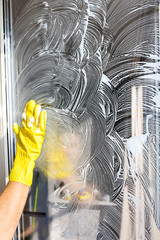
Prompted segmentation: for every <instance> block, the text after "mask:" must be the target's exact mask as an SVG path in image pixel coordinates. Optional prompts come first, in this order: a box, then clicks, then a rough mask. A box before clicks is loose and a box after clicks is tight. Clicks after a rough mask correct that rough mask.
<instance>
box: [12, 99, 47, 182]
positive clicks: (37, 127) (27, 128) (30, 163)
mask: <svg viewBox="0 0 160 240" xmlns="http://www.w3.org/2000/svg"><path fill="white" fill-rule="evenodd" d="M46 116H47V115H46V112H45V111H41V106H40V105H38V104H37V105H36V102H35V101H34V100H31V101H29V102H28V103H27V104H26V107H25V110H24V113H23V114H22V118H23V121H22V125H23V127H22V128H20V126H19V125H18V124H17V123H15V124H14V125H13V130H14V132H15V134H16V137H17V152H16V157H15V160H14V164H13V168H12V170H11V173H10V176H9V180H10V181H15V182H21V183H23V184H25V185H27V186H31V184H32V179H33V169H34V167H35V160H36V159H37V158H38V157H39V155H40V152H41V149H42V144H43V140H44V137H45V127H46Z"/></svg>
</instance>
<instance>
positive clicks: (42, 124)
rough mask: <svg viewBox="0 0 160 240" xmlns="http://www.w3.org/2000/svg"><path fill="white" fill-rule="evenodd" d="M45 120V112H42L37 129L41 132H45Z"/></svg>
mask: <svg viewBox="0 0 160 240" xmlns="http://www.w3.org/2000/svg"><path fill="white" fill-rule="evenodd" d="M46 120H47V113H46V111H42V112H41V115H40V122H39V127H40V130H41V131H43V132H44V131H45V128H46Z"/></svg>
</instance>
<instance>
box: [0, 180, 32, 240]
mask: <svg viewBox="0 0 160 240" xmlns="http://www.w3.org/2000/svg"><path fill="white" fill-rule="evenodd" d="M28 193H29V187H28V186H27V185H25V184H23V183H19V182H9V183H8V185H7V186H6V188H5V189H4V191H3V192H2V193H1V195H0V239H3V240H11V239H12V237H13V234H14V232H15V230H16V227H17V225H18V222H19V219H20V217H21V214H22V212H23V208H24V206H25V203H26V200H27V196H28Z"/></svg>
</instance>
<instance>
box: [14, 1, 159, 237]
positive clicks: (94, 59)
mask: <svg viewBox="0 0 160 240" xmlns="http://www.w3.org/2000/svg"><path fill="white" fill-rule="evenodd" d="M11 2H12V4H11V8H10V13H12V15H11V20H12V21H11V26H12V31H11V35H10V40H11V53H12V54H11V62H12V68H11V71H12V77H13V82H14V84H15V92H14V91H13V94H14V95H15V99H16V107H15V109H14V110H15V112H16V114H17V119H20V118H19V116H20V113H21V112H22V111H23V108H24V106H25V104H26V102H27V101H29V100H30V99H34V100H36V101H37V102H38V103H40V104H41V105H42V107H43V108H44V109H46V111H47V115H48V120H47V132H46V139H45V142H44V146H43V149H42V154H41V156H40V157H39V159H38V160H37V162H36V169H35V174H34V181H33V185H32V188H31V191H30V194H29V197H28V201H27V204H26V207H25V210H24V214H23V216H22V220H21V237H22V239H33V240H39V239H43V240H44V239H47V240H51V239H54V240H65V239H70V240H95V239H98V240H100V239H101V240H111V239H113V240H135V239H136V240H145V239H147V240H158V239H160V230H159V229H160V184H159V183H160V172H159V171H160V154H159V125H160V78H159V70H160V64H159V62H160V56H159V54H160V51H159V50H160V49H159V41H160V39H159V19H160V18H159V14H160V13H159V1H156V0H155V1H152V0H150V1H149V0H148V1H147V0H143V1H142V0H134V1H130V0H108V1H107V0H67V1H64V0H63V1H62V0H47V1H40V0H32V1H25V0H23V1H22V0H21V1H16V0H14V1H11ZM11 2H10V3H11ZM17 239H18V237H17Z"/></svg>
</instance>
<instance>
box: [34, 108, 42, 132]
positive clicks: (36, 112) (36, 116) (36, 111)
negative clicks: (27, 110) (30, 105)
mask: <svg viewBox="0 0 160 240" xmlns="http://www.w3.org/2000/svg"><path fill="white" fill-rule="evenodd" d="M40 114H41V105H39V104H37V105H36V106H35V108H34V120H35V121H34V127H37V128H38V127H39V121H40Z"/></svg>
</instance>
